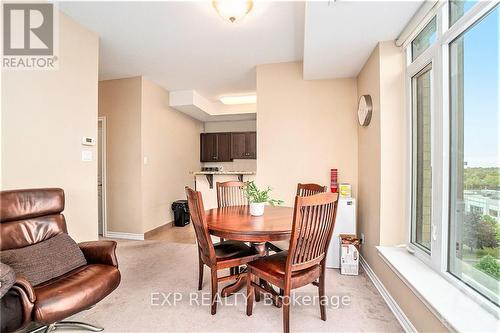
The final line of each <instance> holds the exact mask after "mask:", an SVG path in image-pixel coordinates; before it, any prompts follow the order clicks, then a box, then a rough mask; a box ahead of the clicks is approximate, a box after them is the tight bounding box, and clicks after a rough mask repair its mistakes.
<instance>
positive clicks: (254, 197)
mask: <svg viewBox="0 0 500 333" xmlns="http://www.w3.org/2000/svg"><path fill="white" fill-rule="evenodd" d="M243 190H244V191H245V195H246V197H247V198H248V200H249V201H250V202H267V203H269V204H270V205H271V206H276V205H281V204H282V203H283V200H276V199H272V198H271V197H270V196H269V192H271V188H270V187H269V186H268V187H267V188H266V189H265V190H259V188H258V187H257V185H255V182H254V181H250V182H246V183H245V186H244V187H243Z"/></svg>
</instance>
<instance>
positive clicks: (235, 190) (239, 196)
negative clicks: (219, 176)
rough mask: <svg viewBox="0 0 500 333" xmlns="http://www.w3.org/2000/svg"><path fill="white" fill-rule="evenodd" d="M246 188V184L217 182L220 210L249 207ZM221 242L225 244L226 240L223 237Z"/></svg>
mask: <svg viewBox="0 0 500 333" xmlns="http://www.w3.org/2000/svg"><path fill="white" fill-rule="evenodd" d="M244 186H245V183H244V182H236V181H228V182H222V183H221V182H217V183H216V186H215V188H216V192H217V206H218V207H219V208H224V207H230V206H246V205H248V199H247V197H246V196H245V192H244V191H243V187H244ZM220 241H221V242H223V241H224V238H222V237H221V238H220Z"/></svg>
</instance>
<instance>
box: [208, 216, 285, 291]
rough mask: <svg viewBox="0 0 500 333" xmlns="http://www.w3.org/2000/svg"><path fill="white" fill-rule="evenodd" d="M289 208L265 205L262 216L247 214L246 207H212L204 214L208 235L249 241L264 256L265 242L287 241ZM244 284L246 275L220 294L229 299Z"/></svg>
mask: <svg viewBox="0 0 500 333" xmlns="http://www.w3.org/2000/svg"><path fill="white" fill-rule="evenodd" d="M292 219H293V208H290V207H279V206H266V208H265V210H264V215H262V216H252V215H250V207H249V206H231V207H224V208H213V209H209V210H207V211H206V221H207V224H208V230H209V232H210V234H212V235H214V236H219V237H222V238H224V239H230V240H239V241H243V242H249V243H250V245H251V246H252V247H254V248H255V249H256V250H257V251H258V252H259V253H260V254H261V255H262V256H264V255H266V242H269V241H277V240H286V239H290V235H291V233H292ZM245 284H246V276H245V275H242V276H241V277H240V278H238V280H237V281H236V282H235V283H233V284H231V285H228V286H226V287H225V288H224V289H223V290H222V292H221V294H222V295H223V296H229V295H231V294H233V293H235V292H236V291H238V290H240V289H241V288H242V287H243V286H244V285H245Z"/></svg>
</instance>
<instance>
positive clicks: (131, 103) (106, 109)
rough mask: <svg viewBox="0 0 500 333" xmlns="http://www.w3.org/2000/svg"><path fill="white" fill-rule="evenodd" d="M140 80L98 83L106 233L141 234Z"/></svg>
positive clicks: (130, 79) (134, 78)
mask: <svg viewBox="0 0 500 333" xmlns="http://www.w3.org/2000/svg"><path fill="white" fill-rule="evenodd" d="M141 86H142V79H141V77H133V78H127V79H120V80H108V81H100V82H99V116H104V117H106V169H107V170H106V194H107V196H106V206H107V228H108V231H114V232H129V233H142V230H143V229H142V194H141V172H142V169H141V167H142V163H141Z"/></svg>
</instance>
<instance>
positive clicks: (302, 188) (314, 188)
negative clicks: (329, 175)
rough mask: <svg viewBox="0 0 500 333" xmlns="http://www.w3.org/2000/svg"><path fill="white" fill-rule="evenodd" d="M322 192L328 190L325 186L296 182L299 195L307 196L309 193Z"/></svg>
mask: <svg viewBox="0 0 500 333" xmlns="http://www.w3.org/2000/svg"><path fill="white" fill-rule="evenodd" d="M323 192H328V187H327V186H321V185H318V184H301V183H298V184H297V195H298V196H299V197H308V196H310V195H315V194H318V193H323Z"/></svg>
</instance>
